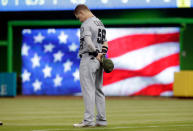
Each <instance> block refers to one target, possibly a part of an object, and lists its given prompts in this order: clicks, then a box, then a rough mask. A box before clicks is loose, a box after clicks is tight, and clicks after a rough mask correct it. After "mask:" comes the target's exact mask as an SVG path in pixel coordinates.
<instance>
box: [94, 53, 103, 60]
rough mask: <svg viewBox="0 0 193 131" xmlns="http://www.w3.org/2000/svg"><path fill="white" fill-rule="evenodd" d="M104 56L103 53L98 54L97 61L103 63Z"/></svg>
mask: <svg viewBox="0 0 193 131" xmlns="http://www.w3.org/2000/svg"><path fill="white" fill-rule="evenodd" d="M102 56H103V53H98V55H97V57H96V58H97V60H98V61H100V62H101V58H102Z"/></svg>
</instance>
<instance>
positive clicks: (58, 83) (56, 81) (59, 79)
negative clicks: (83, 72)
mask: <svg viewBox="0 0 193 131" xmlns="http://www.w3.org/2000/svg"><path fill="white" fill-rule="evenodd" d="M61 85H62V77H60V75H56V78H55V79H54V86H55V87H58V86H61Z"/></svg>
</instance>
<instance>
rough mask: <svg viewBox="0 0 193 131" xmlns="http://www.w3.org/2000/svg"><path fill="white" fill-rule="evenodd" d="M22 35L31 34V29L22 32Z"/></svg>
mask: <svg viewBox="0 0 193 131" xmlns="http://www.w3.org/2000/svg"><path fill="white" fill-rule="evenodd" d="M22 34H31V30H30V29H24V30H23V31H22Z"/></svg>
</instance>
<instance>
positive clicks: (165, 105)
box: [0, 97, 193, 131]
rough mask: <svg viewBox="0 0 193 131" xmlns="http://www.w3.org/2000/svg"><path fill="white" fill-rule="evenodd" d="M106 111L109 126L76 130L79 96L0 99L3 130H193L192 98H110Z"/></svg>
mask: <svg viewBox="0 0 193 131" xmlns="http://www.w3.org/2000/svg"><path fill="white" fill-rule="evenodd" d="M106 108H107V120H108V126H107V127H94V128H73V127H72V124H73V123H77V122H80V121H81V120H82V117H83V110H84V108H83V101H82V99H81V98H80V97H75V98H71V97H16V98H0V121H2V122H3V124H4V125H3V126H0V131H73V130H75V131H79V130H80V131H90V130H93V131H112V130H113V131H193V99H174V98H173V99H169V98H155V99H154V98H150V97H137V98H136V97H134V98H129V99H125V98H118V99H115V98H110V99H107V100H106Z"/></svg>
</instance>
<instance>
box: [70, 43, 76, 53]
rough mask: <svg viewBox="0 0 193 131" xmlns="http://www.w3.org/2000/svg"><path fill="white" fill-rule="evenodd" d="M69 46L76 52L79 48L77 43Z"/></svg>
mask: <svg viewBox="0 0 193 131" xmlns="http://www.w3.org/2000/svg"><path fill="white" fill-rule="evenodd" d="M68 48H69V50H70V51H72V52H76V49H77V48H78V46H77V45H76V44H75V43H72V44H71V45H70V46H69V47H68Z"/></svg>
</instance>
